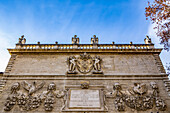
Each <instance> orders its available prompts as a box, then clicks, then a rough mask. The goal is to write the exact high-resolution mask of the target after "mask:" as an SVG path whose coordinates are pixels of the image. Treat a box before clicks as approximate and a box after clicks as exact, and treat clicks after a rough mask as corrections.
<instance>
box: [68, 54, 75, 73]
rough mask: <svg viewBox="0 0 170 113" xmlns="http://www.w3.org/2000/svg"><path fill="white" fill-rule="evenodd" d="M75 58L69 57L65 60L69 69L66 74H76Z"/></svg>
mask: <svg viewBox="0 0 170 113" xmlns="http://www.w3.org/2000/svg"><path fill="white" fill-rule="evenodd" d="M76 62H77V60H76V57H75V56H70V57H69V58H68V59H67V64H68V67H69V70H68V72H67V73H70V74H75V73H77V72H76Z"/></svg>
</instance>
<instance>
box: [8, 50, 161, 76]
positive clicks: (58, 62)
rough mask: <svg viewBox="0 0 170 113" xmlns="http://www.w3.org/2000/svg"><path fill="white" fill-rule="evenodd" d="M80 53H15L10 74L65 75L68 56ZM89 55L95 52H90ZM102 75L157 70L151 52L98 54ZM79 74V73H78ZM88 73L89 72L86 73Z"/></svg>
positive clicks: (150, 73)
mask: <svg viewBox="0 0 170 113" xmlns="http://www.w3.org/2000/svg"><path fill="white" fill-rule="evenodd" d="M72 55H74V56H79V55H80V54H52V55H49V54H23V55H17V56H16V59H15V62H14V64H13V66H12V69H11V72H10V74H11V75H65V74H66V72H67V70H68V66H67V63H66V61H67V58H68V57H69V56H72ZM90 55H91V56H95V55H96V54H94V53H91V54H90ZM98 56H100V58H101V59H102V63H101V66H102V70H103V73H104V75H141V74H143V75H147V74H148V75H152V74H153V75H154V74H159V73H160V72H159V70H158V67H157V64H156V61H155V58H154V56H153V54H128V55H127V54H98ZM78 74H80V75H81V73H78ZM87 74H88V75H90V74H91V73H87Z"/></svg>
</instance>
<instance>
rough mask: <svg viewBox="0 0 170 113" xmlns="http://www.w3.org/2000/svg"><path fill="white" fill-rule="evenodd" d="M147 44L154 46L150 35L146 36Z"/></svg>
mask: <svg viewBox="0 0 170 113" xmlns="http://www.w3.org/2000/svg"><path fill="white" fill-rule="evenodd" d="M144 41H145V44H152V41H151V38H149V36H148V35H146V38H145V39H144Z"/></svg>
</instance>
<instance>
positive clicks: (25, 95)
mask: <svg viewBox="0 0 170 113" xmlns="http://www.w3.org/2000/svg"><path fill="white" fill-rule="evenodd" d="M74 45H76V47H77V48H78V47H79V46H80V45H78V44H74ZM93 45H94V44H93ZM93 45H90V46H93ZM25 46H29V47H30V45H26V44H23V45H20V44H19V45H17V48H16V49H11V50H9V51H10V53H11V54H12V56H11V58H10V61H9V64H8V65H7V69H6V71H5V73H4V74H3V76H2V77H1V79H2V80H1V81H3V82H1V81H0V85H1V86H0V88H1V89H0V91H1V93H0V98H1V100H0V106H1V108H2V109H0V113H7V112H8V113H13V112H16V113H27V112H29V113H44V112H50V113H94V112H95V113H100V112H101V113H119V112H121V113H132V112H135V113H151V112H152V113H157V112H159V113H169V112H170V97H169V96H168V93H169V92H167V90H168V88H169V84H168V83H169V80H168V79H167V75H166V74H165V72H164V69H163V68H162V63H161V61H160V59H159V56H158V55H159V53H160V51H161V50H160V49H154V48H150V46H153V45H150V46H149V47H148V49H137V48H136V49H130V48H128V49H123V50H122V49H113V48H111V49H107V47H106V48H103V49H101V47H100V49H98V48H99V46H100V45H95V46H96V47H95V48H93V49H75V48H72V49H65V50H63V49H61V48H58V49H53V48H51V47H53V46H50V48H51V49H45V48H42V47H45V46H44V45H41V44H39V45H35V47H37V46H38V48H39V49H37V48H35V49H26V48H25V49H24V47H25ZM46 46H47V47H48V45H46ZM55 46H56V47H58V46H62V45H57V44H56V45H54V47H55ZM65 46H68V45H65ZM71 46H73V45H70V46H69V47H71ZM86 46H87V45H86ZM101 46H102V47H103V45H101ZM110 46H113V47H114V46H115V47H116V45H114V44H113V45H109V46H108V47H110ZM119 46H121V45H119ZM124 46H126V45H124ZM129 46H131V47H132V46H133V47H134V48H135V47H136V45H133V44H131V45H128V46H127V47H129ZM140 46H145V45H140ZM146 46H148V45H146ZM21 47H23V48H22V49H21ZM31 47H34V46H31ZM63 47H64V46H63ZM40 48H41V49H40ZM85 52H86V53H87V55H90V57H84V59H83V60H77V61H76V63H75V67H74V68H72V66H71V67H70V68H69V64H68V62H67V61H68V58H69V57H70V56H75V58H80V55H83V54H85ZM96 56H98V57H96ZM86 58H87V59H86ZM88 58H91V59H90V60H88ZM95 58H97V59H98V58H100V59H98V60H96V64H95ZM78 61H79V64H80V68H83V69H84V70H86V69H87V67H88V66H87V65H91V68H92V69H91V70H90V71H89V72H87V73H82V72H81V71H79V70H78V69H77V67H76V65H77V62H78ZM80 61H81V63H80ZM88 61H89V62H88ZM87 62H88V63H87ZM97 63H98V64H97ZM94 64H95V65H94ZM69 72H72V73H69ZM74 72H76V73H74ZM1 83H2V84H1ZM2 86H3V87H2ZM168 91H169V90H168Z"/></svg>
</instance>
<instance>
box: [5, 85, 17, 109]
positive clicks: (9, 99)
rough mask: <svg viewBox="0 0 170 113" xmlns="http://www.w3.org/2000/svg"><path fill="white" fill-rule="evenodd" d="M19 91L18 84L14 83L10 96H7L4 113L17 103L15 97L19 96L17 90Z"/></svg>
mask: <svg viewBox="0 0 170 113" xmlns="http://www.w3.org/2000/svg"><path fill="white" fill-rule="evenodd" d="M19 89H20V83H19V82H16V83H14V84H13V85H12V87H11V94H10V95H8V97H7V100H6V103H5V108H4V110H5V111H10V110H11V109H12V108H13V107H14V105H15V104H16V103H17V97H18V95H19V93H18V90H19Z"/></svg>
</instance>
